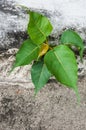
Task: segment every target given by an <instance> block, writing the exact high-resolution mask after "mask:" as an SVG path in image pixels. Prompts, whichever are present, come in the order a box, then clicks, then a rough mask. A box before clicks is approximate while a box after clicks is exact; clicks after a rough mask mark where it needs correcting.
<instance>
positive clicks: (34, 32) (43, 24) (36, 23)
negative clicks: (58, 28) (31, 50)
mask: <svg viewBox="0 0 86 130" xmlns="http://www.w3.org/2000/svg"><path fill="white" fill-rule="evenodd" d="M29 14H30V21H29V24H28V34H29V36H30V38H31V39H32V41H33V42H34V43H35V44H41V43H43V42H44V41H45V40H46V38H47V36H49V35H50V33H51V31H52V25H51V23H50V22H49V20H48V18H47V17H45V16H43V15H41V14H39V13H36V12H30V13H29Z"/></svg>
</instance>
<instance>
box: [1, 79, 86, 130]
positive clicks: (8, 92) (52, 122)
mask: <svg viewBox="0 0 86 130" xmlns="http://www.w3.org/2000/svg"><path fill="white" fill-rule="evenodd" d="M78 86H79V92H80V96H81V104H80V105H78V104H77V100H76V96H75V94H74V92H73V91H72V90H70V89H68V88H65V87H63V86H61V85H59V84H56V83H55V82H51V83H50V84H47V85H46V87H45V88H43V89H42V91H40V92H39V93H38V95H37V96H36V97H34V90H33V89H28V88H27V89H26V88H24V87H21V86H18V85H1V84H0V130H86V77H85V78H83V79H80V80H79V83H78Z"/></svg>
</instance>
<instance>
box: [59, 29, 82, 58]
mask: <svg viewBox="0 0 86 130" xmlns="http://www.w3.org/2000/svg"><path fill="white" fill-rule="evenodd" d="M60 41H61V43H62V44H72V45H74V46H76V47H78V48H79V52H80V57H81V59H82V56H83V51H84V45H83V41H82V39H81V37H80V36H79V35H78V34H77V33H76V32H74V31H72V30H66V31H64V32H63V33H62V36H61V40H60Z"/></svg>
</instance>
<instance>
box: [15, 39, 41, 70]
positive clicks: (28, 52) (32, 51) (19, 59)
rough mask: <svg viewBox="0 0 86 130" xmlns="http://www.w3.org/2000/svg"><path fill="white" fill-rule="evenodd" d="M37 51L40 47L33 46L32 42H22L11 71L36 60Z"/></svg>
mask: <svg viewBox="0 0 86 130" xmlns="http://www.w3.org/2000/svg"><path fill="white" fill-rule="evenodd" d="M39 50H40V47H39V46H37V45H35V44H34V43H33V42H32V40H30V39H27V40H26V41H24V43H23V44H22V45H21V47H20V49H19V51H18V53H17V54H16V61H15V64H14V66H13V69H14V68H15V67H18V66H23V65H28V64H29V63H31V61H32V60H35V59H37V57H38V54H39Z"/></svg>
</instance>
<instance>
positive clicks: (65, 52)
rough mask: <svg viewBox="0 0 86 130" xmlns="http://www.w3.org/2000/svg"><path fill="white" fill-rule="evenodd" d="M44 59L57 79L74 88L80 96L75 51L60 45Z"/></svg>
mask: <svg viewBox="0 0 86 130" xmlns="http://www.w3.org/2000/svg"><path fill="white" fill-rule="evenodd" d="M44 61H45V64H46V66H47V68H48V69H49V71H50V72H51V73H52V74H53V75H54V76H55V77H56V79H57V80H58V81H59V82H60V83H62V84H64V85H67V86H69V87H71V88H73V89H74V90H75V92H76V94H77V96H78V88H77V70H78V67H77V62H76V58H75V56H74V53H73V52H72V51H71V50H70V49H69V48H68V47H67V46H66V45H59V46H57V47H55V48H54V49H53V50H50V51H49V52H48V53H47V54H46V55H45V58H44ZM78 97H79V96H78Z"/></svg>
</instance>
